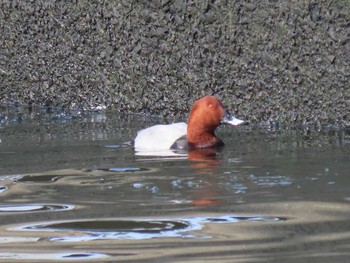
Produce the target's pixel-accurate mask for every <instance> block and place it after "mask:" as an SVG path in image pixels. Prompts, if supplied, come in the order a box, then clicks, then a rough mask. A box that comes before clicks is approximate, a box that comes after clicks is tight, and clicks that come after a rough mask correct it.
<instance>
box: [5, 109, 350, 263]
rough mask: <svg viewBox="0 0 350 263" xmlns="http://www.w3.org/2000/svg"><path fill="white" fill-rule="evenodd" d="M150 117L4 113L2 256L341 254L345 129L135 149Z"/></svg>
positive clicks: (297, 258) (349, 138)
mask: <svg viewBox="0 0 350 263" xmlns="http://www.w3.org/2000/svg"><path fill="white" fill-rule="evenodd" d="M16 116H17V115H16ZM157 122H161V120H157V119H154V118H153V119H150V118H147V117H142V116H137V115H105V114H98V113H96V114H91V115H86V116H80V115H79V116H77V117H74V118H72V117H69V116H65V115H53V114H39V113H37V114H32V115H29V117H27V118H20V119H19V118H18V117H13V118H8V119H5V118H3V119H2V123H1V126H0V197H1V204H0V222H1V225H0V261H4V262H12V261H13V262H22V261H27V260H29V261H36V260H42V261H45V262H46V261H47V262H49V261H64V262H66V261H74V262H77V261H81V262H85V261H86V260H90V261H98V262H101V261H103V262H115V261H123V262H125V261H130V262H204V261H211V262H281V260H283V261H285V262H329V261H331V260H335V261H337V262H346V260H347V258H348V257H349V256H350V252H349V251H350V250H349V246H350V242H349V241H350V224H349V220H348V218H349V216H350V206H349V201H350V190H349V185H350V176H349V175H350V174H349V170H350V162H349V161H350V157H349V156H350V155H349V153H350V135H349V131H347V130H332V129H323V130H317V129H311V128H308V129H307V128H303V129H301V128H290V127H283V128H278V129H277V128H276V127H275V128H271V127H270V128H269V127H261V126H258V125H250V126H245V127H239V128H231V127H220V128H219V129H218V131H217V133H218V134H219V136H220V137H221V138H222V139H223V140H224V141H225V143H226V146H225V147H224V148H223V149H221V150H220V151H212V150H210V151H208V150H206V151H193V152H190V153H188V154H186V155H185V156H184V155H181V156H168V157H159V156H141V155H137V154H135V152H134V150H133V147H132V139H133V138H134V136H135V134H136V132H137V130H139V129H141V128H144V127H148V126H150V125H152V124H156V123H157Z"/></svg>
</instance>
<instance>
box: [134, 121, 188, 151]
mask: <svg viewBox="0 0 350 263" xmlns="http://www.w3.org/2000/svg"><path fill="white" fill-rule="evenodd" d="M186 134H187V124H186V123H184V122H179V123H173V124H168V125H155V126H152V127H149V128H146V129H143V130H141V131H138V132H137V136H136V138H135V150H136V151H154V150H168V149H170V147H171V146H172V145H173V144H174V142H175V141H176V140H177V139H179V138H180V137H182V136H184V135H186Z"/></svg>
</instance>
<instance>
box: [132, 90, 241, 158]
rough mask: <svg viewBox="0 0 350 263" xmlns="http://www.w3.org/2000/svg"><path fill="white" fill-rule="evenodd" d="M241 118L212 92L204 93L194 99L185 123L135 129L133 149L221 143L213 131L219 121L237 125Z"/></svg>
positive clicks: (171, 147)
mask: <svg viewBox="0 0 350 263" xmlns="http://www.w3.org/2000/svg"><path fill="white" fill-rule="evenodd" d="M243 123H245V121H243V120H240V119H237V118H235V117H233V116H232V115H231V114H230V113H229V111H228V110H227V109H226V108H225V107H224V106H223V104H222V103H221V101H220V100H219V99H218V98H217V97H215V96H205V97H202V98H200V99H198V100H197V101H195V102H194V104H193V106H192V109H191V112H190V115H189V118H188V124H186V123H185V122H179V123H172V124H158V125H155V126H152V127H149V128H146V129H143V130H140V131H138V132H137V136H136V138H135V140H134V148H135V151H136V152H142V151H161V150H170V149H190V150H191V149H192V150H193V149H205V148H214V147H222V146H224V142H223V141H222V140H221V139H220V138H218V137H217V136H216V134H215V129H216V128H217V127H219V126H220V125H221V124H230V125H232V126H237V125H240V124H243Z"/></svg>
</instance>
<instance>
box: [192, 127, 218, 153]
mask: <svg viewBox="0 0 350 263" xmlns="http://www.w3.org/2000/svg"><path fill="white" fill-rule="evenodd" d="M214 130H215V128H214V129H199V127H196V128H195V129H194V128H192V127H191V126H190V125H189V127H188V128H187V143H188V147H189V148H192V149H195V148H210V147H220V146H224V143H223V141H222V140H220V139H219V138H218V137H216V135H215V133H214Z"/></svg>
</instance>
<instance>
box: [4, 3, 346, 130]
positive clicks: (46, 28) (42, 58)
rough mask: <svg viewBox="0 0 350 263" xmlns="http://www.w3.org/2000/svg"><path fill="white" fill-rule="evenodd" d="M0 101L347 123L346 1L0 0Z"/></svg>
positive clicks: (175, 114)
mask: <svg viewBox="0 0 350 263" xmlns="http://www.w3.org/2000/svg"><path fill="white" fill-rule="evenodd" d="M0 32H1V34H0V103H1V106H2V107H5V106H6V105H9V104H13V103H19V104H22V105H23V104H24V105H31V106H48V107H61V108H63V109H72V108H81V109H87V110H88V109H93V108H96V107H97V108H100V107H102V108H103V107H107V108H108V109H111V110H117V111H128V112H141V113H151V114H156V115H161V116H166V117H170V118H173V117H184V116H186V115H185V114H186V112H187V111H188V110H189V107H190V105H191V104H192V102H193V101H194V100H196V99H197V98H199V97H201V96H203V95H209V94H214V95H216V96H218V97H219V98H221V99H222V100H223V102H224V104H226V105H227V106H228V108H230V109H231V111H232V112H234V113H235V114H237V115H238V116H239V117H241V118H246V119H249V120H251V121H253V122H259V123H262V122H265V123H266V122H267V123H287V124H288V123H291V124H310V123H312V124H319V125H342V126H349V125H350V114H349V106H350V84H349V83H350V2H349V1H347V0H338V1H336V0H334V1H332V0H330V1H313V0H310V1H301V0H298V1H283V0H270V1H267V0H264V1H255V0H247V1H228V0H227V1H224V0H216V1H215V0H209V1H194V0H193V1H191V0H173V1H169V0H152V1H146V0H121V1H111V0H104V1H102V0H100V1H98V0H95V1H85V0H77V1H68V2H67V1H54V0H47V1H20V0H11V1H10V0H4V1H1V2H0Z"/></svg>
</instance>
